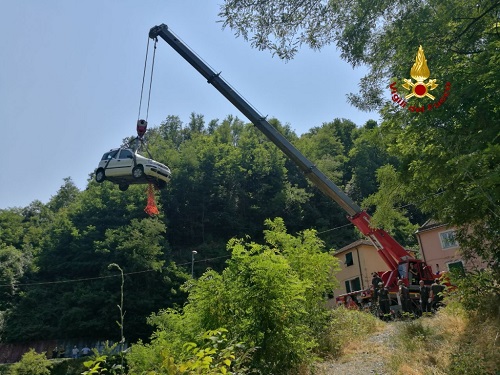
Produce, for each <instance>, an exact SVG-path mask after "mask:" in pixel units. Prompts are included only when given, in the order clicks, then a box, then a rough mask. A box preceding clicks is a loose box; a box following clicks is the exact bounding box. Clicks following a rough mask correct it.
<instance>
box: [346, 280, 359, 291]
mask: <svg viewBox="0 0 500 375" xmlns="http://www.w3.org/2000/svg"><path fill="white" fill-rule="evenodd" d="M358 290H361V282H360V280H359V277H356V278H354V279H351V280H346V281H345V291H346V293H351V292H355V291H358Z"/></svg>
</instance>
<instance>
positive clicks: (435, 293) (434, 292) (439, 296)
mask: <svg viewBox="0 0 500 375" xmlns="http://www.w3.org/2000/svg"><path fill="white" fill-rule="evenodd" d="M444 289H445V286H444V285H441V284H440V281H439V279H436V280H434V284H432V285H431V300H432V302H431V309H433V310H435V311H437V309H438V308H440V307H441V306H442V302H443V291H444Z"/></svg>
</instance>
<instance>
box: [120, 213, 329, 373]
mask: <svg viewBox="0 0 500 375" xmlns="http://www.w3.org/2000/svg"><path fill="white" fill-rule="evenodd" d="M266 225H267V227H268V228H269V229H268V230H266V231H265V232H264V237H265V241H266V244H264V245H261V244H257V243H254V242H246V241H244V240H240V239H233V240H231V241H230V242H229V243H228V249H229V250H230V251H231V252H232V257H231V259H230V260H229V261H228V262H227V263H228V265H227V267H226V268H225V269H224V271H223V272H222V273H220V274H219V273H217V272H215V271H213V270H210V271H207V272H205V274H204V275H203V276H202V277H200V278H199V279H198V280H190V281H188V283H187V284H186V285H185V288H186V290H187V291H188V292H189V298H188V303H187V304H186V305H185V306H184V308H183V309H182V311H176V310H172V309H169V310H165V311H162V312H160V313H159V314H156V315H153V316H151V317H150V320H149V321H150V323H152V324H154V325H156V326H157V327H158V330H157V332H156V333H155V334H154V335H153V338H152V342H151V344H149V345H142V344H141V345H138V346H135V347H132V352H131V354H130V355H129V356H128V359H129V361H132V362H131V368H132V366H136V367H134V369H136V368H140V369H141V370H145V369H147V368H148V367H146V366H148V363H154V364H155V365H154V366H156V367H153V368H157V369H160V368H161V366H165V364H164V363H163V362H161V361H167V363H170V364H175V365H177V364H178V363H181V362H182V363H188V362H189V356H186V353H185V348H186V343H189V342H194V343H196V344H197V347H203V345H205V344H204V342H203V340H201V341H200V337H202V336H200V335H202V333H203V332H207V331H208V332H212V331H214V330H220V327H225V328H227V329H228V331H227V336H228V339H227V340H228V342H230V343H236V342H240V343H243V344H244V347H245V348H255V350H253V351H251V354H252V355H251V357H250V356H249V355H248V352H245V351H244V352H240V351H236V352H235V353H233V355H235V356H236V358H238V353H240V355H241V356H242V358H244V360H245V361H250V362H251V363H250V365H249V366H250V367H251V368H252V369H253V370H255V371H260V372H262V373H273V374H284V373H287V371H289V370H291V369H295V368H298V367H299V366H300V365H303V364H308V363H310V362H311V361H312V360H313V359H314V358H313V350H314V349H315V348H316V347H317V346H318V337H319V336H320V332H321V331H322V330H323V329H324V327H325V326H326V325H327V323H328V309H327V308H326V306H325V301H324V295H325V294H327V293H328V292H330V291H331V290H332V289H333V287H334V286H335V278H334V275H333V272H334V271H335V270H336V269H337V267H338V264H337V263H338V261H337V260H336V258H335V257H333V256H331V254H329V253H328V252H325V251H324V244H323V242H322V241H321V240H319V239H318V238H317V236H316V233H315V231H304V232H303V233H300V234H299V235H298V236H292V235H290V234H288V233H286V228H285V226H284V223H283V220H282V219H279V218H278V219H275V220H274V221H272V220H267V221H266ZM231 345H234V344H231ZM197 347H196V348H197ZM203 353H204V352H203ZM200 355H202V356H204V354H202V353H201V352H200ZM155 358H161V361H160V362H161V363H160V362H159V361H158V360H155ZM186 361H188V362H186ZM242 361H243V359H242ZM142 364H144V366H143V365H142ZM150 369H151V367H150ZM155 371H156V370H155ZM158 371H160V370H158Z"/></svg>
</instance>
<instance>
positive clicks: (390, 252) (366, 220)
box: [149, 24, 414, 282]
mask: <svg viewBox="0 0 500 375" xmlns="http://www.w3.org/2000/svg"><path fill="white" fill-rule="evenodd" d="M149 37H150V38H151V39H155V40H156V39H157V38H158V37H160V38H162V39H163V40H164V41H165V42H167V43H168V44H169V45H170V46H171V47H172V48H173V49H174V50H175V51H176V52H177V53H179V55H181V56H182V57H183V58H184V59H185V60H186V61H187V62H188V63H189V64H190V65H192V66H193V67H194V68H195V69H196V70H197V71H198V72H199V73H200V74H201V75H202V76H203V77H205V79H206V80H207V82H208V83H209V84H211V85H213V86H214V87H215V88H216V89H217V90H218V91H219V92H220V93H221V94H222V95H223V96H224V97H225V98H226V99H227V100H229V101H230V102H231V103H232V104H233V105H234V106H235V107H236V108H238V109H239V110H240V111H241V113H243V114H244V115H245V116H246V117H247V118H248V119H249V120H250V121H251V122H252V123H253V124H254V125H255V126H256V127H257V128H258V129H259V130H260V131H261V132H262V133H264V135H265V136H266V137H267V138H268V139H269V140H270V141H272V142H273V143H274V144H275V145H276V146H277V147H278V148H279V149H280V150H281V151H283V152H284V153H285V155H286V156H288V157H289V158H290V159H291V160H292V161H293V162H294V163H295V164H296V165H297V166H298V167H299V168H300V169H301V170H302V172H304V174H305V175H306V176H307V177H308V178H309V180H311V181H312V183H313V184H314V185H316V187H318V188H319V189H320V190H321V191H322V192H323V193H324V194H325V195H326V196H328V197H330V198H331V199H333V200H334V201H335V202H337V203H338V204H339V205H340V206H341V207H342V208H343V209H344V210H345V211H346V212H347V214H348V219H349V220H350V221H351V222H352V223H353V224H354V225H355V226H356V227H357V228H358V229H359V230H360V231H361V232H362V233H363V234H364V235H365V236H367V237H368V238H369V239H370V240H371V242H372V243H373V244H374V246H375V247H376V248H377V251H378V253H379V255H380V256H381V258H382V259H383V260H384V261H385V263H386V264H387V266H388V267H389V269H390V270H391V271H392V272H393V273H394V272H396V271H397V269H398V263H399V262H401V261H405V260H409V259H414V258H413V257H412V256H411V255H410V254H409V253H408V252H407V251H406V250H405V249H404V248H403V247H402V246H401V245H400V244H399V243H398V242H397V241H396V240H395V239H394V238H392V237H391V236H390V235H389V234H388V233H387V232H385V231H384V230H382V229H374V228H371V227H370V215H368V213H366V212H365V211H363V210H361V208H360V207H359V206H358V205H357V204H356V203H355V202H354V201H353V200H352V199H351V198H349V197H348V196H347V195H346V194H345V193H344V192H343V191H342V190H340V188H339V187H338V186H337V185H335V184H334V183H333V182H332V181H331V180H330V179H329V178H328V177H326V176H325V175H324V174H323V173H322V172H321V171H320V170H319V169H318V168H317V167H316V166H315V165H314V163H312V162H311V161H309V160H308V159H307V158H306V157H305V156H304V155H302V153H301V152H300V151H298V150H297V149H296V148H295V146H293V145H292V144H291V143H290V142H289V141H288V140H287V139H286V138H285V137H284V136H283V135H282V134H281V133H279V132H278V131H277V130H276V129H275V128H274V127H273V126H272V125H271V124H270V123H269V122H268V121H267V120H266V118H265V117H264V116H262V115H261V114H260V113H259V112H258V111H257V110H256V109H255V108H253V107H252V106H251V105H250V104H249V103H248V102H247V101H246V100H245V99H244V98H243V97H242V96H241V95H239V94H238V92H237V91H236V90H234V89H233V88H232V87H231V86H230V85H229V84H228V83H227V82H226V81H225V80H224V79H223V78H222V77H221V76H220V73H216V72H214V70H213V69H212V68H211V67H210V66H208V65H207V64H206V63H205V62H204V61H203V60H202V59H201V58H199V57H198V55H196V54H195V53H194V52H193V51H192V50H191V49H190V48H189V47H187V45H185V44H184V42H182V40H180V38H179V37H177V36H176V35H175V34H174V33H172V32H171V31H170V30H169V28H168V26H167V25H165V24H161V25H159V26H154V27H153V28H151V30H150V31H149ZM391 278H392V277H391ZM387 282H389V280H387Z"/></svg>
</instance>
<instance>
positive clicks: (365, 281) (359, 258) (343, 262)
mask: <svg viewBox="0 0 500 375" xmlns="http://www.w3.org/2000/svg"><path fill="white" fill-rule="evenodd" d="M333 255H334V256H335V257H336V258H338V259H339V261H340V268H341V269H340V271H339V272H338V273H337V275H336V276H337V279H338V281H339V283H340V285H339V288H338V289H335V290H334V291H333V293H334V297H337V296H339V295H340V294H344V293H350V292H353V291H357V290H364V289H369V288H370V285H371V281H372V274H373V272H378V271H388V270H389V268H388V267H387V265H386V264H385V262H384V261H383V260H382V258H381V257H380V256H379V254H378V253H377V249H376V248H375V246H373V244H372V243H371V242H370V241H368V240H364V239H363V240H358V241H356V242H353V243H351V244H349V245H347V246H344V247H343V248H341V249H340V250H338V251H336V252H335V253H334V254H333Z"/></svg>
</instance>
